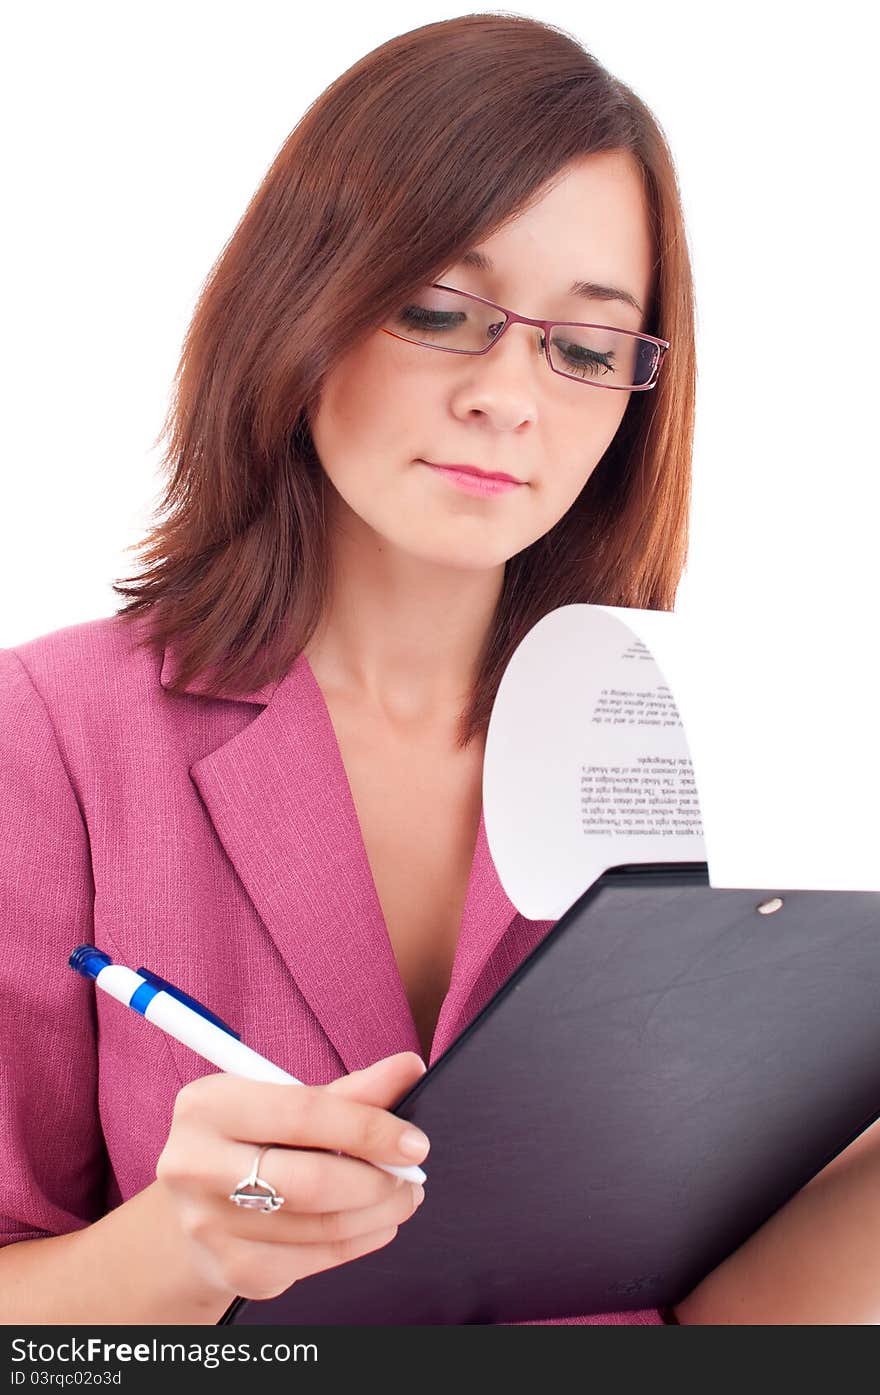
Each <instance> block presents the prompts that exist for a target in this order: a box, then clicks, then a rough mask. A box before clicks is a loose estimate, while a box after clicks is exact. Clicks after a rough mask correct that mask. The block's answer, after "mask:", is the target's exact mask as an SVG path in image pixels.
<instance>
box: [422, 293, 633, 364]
mask: <svg viewBox="0 0 880 1395" xmlns="http://www.w3.org/2000/svg"><path fill="white" fill-rule="evenodd" d="M454 318H455V316H448V315H444V314H443V312H442V311H439V310H424V309H423V308H422V307H421V306H420V305H407V306H405V307H404V309H403V310H402V311H401V319H402V320H403V321H404V322H405V323H406V324H409V325H421V326H422V327H423V328H425V329H435V330H439V331H441V332H442V331H443V330H444V329H451V328H452V325H451V324H449V320H450V319H454ZM444 320H445V321H446V323H443V321H444ZM562 352H563V353H564V354H565V358H566V360H567V362H568V364H569V366H570V367H571V368H573V369H582V370H584V371H585V373H589V374H591V375H593V376H594V375H595V372H596V370H597V369H599V368H604V369H605V371H606V372H611V373H613V372H614V366H613V364H611V363H610V362H609V360H610V359H611V358H612V357H613V355H612V354H611V353H608V354H603V355H596V354H591V357H590V359H589V360H587V361H585V360H584V359H580V358H577V357H575V356H573V355H572V354H569V353H565V351H564V350H563V351H562Z"/></svg>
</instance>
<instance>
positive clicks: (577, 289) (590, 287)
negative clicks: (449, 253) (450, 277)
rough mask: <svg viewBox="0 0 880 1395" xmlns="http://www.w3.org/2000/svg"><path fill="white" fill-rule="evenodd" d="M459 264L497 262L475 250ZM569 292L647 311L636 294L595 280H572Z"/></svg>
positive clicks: (482, 266) (486, 266)
mask: <svg viewBox="0 0 880 1395" xmlns="http://www.w3.org/2000/svg"><path fill="white" fill-rule="evenodd" d="M459 265H460V266H470V267H473V268H474V270H475V271H494V270H495V263H494V262H493V261H492V258H491V257H487V256H486V254H485V252H477V251H474V250H471V251H469V252H465V253H464V254H463V255H462V256H461V257H459ZM568 294H569V295H579V296H583V297H584V299H585V300H619V301H621V302H622V303H623V304H624V305H631V306H632V307H633V309H634V310H638V312H639V314H640V315H643V314H644V313H645V312H644V311H643V309H642V307H641V305H639V302H638V301H637V300H636V298H635V296H634V295H630V293H629V291H622V290H620V288H619V287H618V286H600V285H598V283H597V282H595V281H572V283H571V286H570V287H569V290H568Z"/></svg>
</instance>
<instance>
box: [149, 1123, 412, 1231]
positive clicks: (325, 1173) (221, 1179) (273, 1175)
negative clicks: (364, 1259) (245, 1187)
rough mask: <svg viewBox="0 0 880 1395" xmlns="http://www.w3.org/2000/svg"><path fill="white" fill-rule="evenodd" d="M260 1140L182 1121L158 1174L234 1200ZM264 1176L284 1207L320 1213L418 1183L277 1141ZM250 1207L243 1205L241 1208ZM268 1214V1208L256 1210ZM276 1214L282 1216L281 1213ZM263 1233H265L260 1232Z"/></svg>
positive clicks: (375, 1200) (189, 1191)
mask: <svg viewBox="0 0 880 1395" xmlns="http://www.w3.org/2000/svg"><path fill="white" fill-rule="evenodd" d="M259 1147H260V1145H259V1144H255V1143H252V1142H236V1141H234V1140H232V1139H229V1138H223V1137H220V1136H214V1135H212V1134H210V1133H209V1134H206V1133H205V1131H204V1126H202V1127H201V1129H197V1127H196V1126H195V1124H193V1125H192V1126H191V1127H188V1126H187V1125H186V1122H185V1121H178V1122H177V1123H176V1124H175V1127H174V1130H173V1139H172V1140H169V1144H168V1145H167V1146H166V1148H165V1149H164V1150H163V1152H162V1154H161V1155H160V1157H159V1160H158V1162H157V1164H156V1175H157V1177H158V1178H159V1179H160V1181H162V1182H165V1183H168V1184H169V1185H170V1186H171V1187H172V1188H173V1189H174V1190H176V1191H178V1192H180V1193H182V1194H186V1195H190V1196H193V1197H196V1196H204V1197H206V1198H208V1197H211V1198H213V1197H219V1198H222V1199H223V1200H224V1201H225V1202H226V1205H228V1206H229V1208H230V1209H232V1208H233V1207H234V1205H235V1203H234V1202H231V1201H229V1200H228V1197H229V1195H230V1193H231V1192H232V1190H233V1188H234V1187H235V1186H236V1184H237V1183H238V1182H239V1181H241V1180H242V1179H243V1178H244V1177H247V1176H248V1175H249V1173H250V1169H251V1167H252V1166H253V1163H254V1161H255V1159H256V1156H257V1152H258V1150H259ZM259 1175H260V1176H261V1177H262V1178H263V1180H264V1181H266V1182H269V1183H270V1184H271V1185H272V1186H273V1187H274V1188H275V1190H276V1192H278V1194H279V1196H283V1197H284V1198H285V1205H284V1207H283V1208H282V1210H285V1211H288V1212H290V1211H294V1210H295V1211H302V1212H311V1213H320V1212H325V1211H343V1210H351V1209H354V1208H356V1207H363V1206H375V1205H377V1204H379V1203H380V1202H383V1201H387V1200H388V1198H389V1197H391V1196H392V1195H393V1194H395V1193H397V1192H398V1191H405V1190H406V1189H408V1188H410V1187H411V1186H412V1184H411V1183H409V1182H405V1181H403V1179H402V1178H399V1177H394V1176H392V1175H391V1174H390V1173H387V1172H383V1171H382V1170H381V1169H380V1168H377V1167H374V1166H373V1165H372V1164H370V1163H367V1162H364V1161H362V1160H361V1159H359V1158H349V1157H338V1156H337V1155H336V1154H335V1153H329V1152H324V1151H323V1150H322V1149H305V1148H290V1147H288V1146H286V1145H280V1144H273V1145H272V1146H271V1147H270V1148H269V1150H268V1151H267V1152H265V1153H264V1154H263V1157H262V1161H261V1162H260V1169H259ZM245 1209H246V1208H243V1207H237V1208H236V1210H238V1211H239V1212H240V1213H241V1212H243V1211H244V1210H245ZM256 1214H257V1215H258V1216H259V1218H260V1219H262V1215H263V1213H261V1212H258V1213H256ZM274 1214H278V1215H280V1214H281V1212H280V1211H279V1212H276V1213H274ZM258 1233H259V1234H260V1238H262V1232H258Z"/></svg>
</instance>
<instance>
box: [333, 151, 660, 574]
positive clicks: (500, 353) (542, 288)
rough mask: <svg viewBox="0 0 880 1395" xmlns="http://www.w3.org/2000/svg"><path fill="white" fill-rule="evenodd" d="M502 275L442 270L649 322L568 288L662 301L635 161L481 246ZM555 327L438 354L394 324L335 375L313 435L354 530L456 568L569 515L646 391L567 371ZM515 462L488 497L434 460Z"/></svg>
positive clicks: (343, 518)
mask: <svg viewBox="0 0 880 1395" xmlns="http://www.w3.org/2000/svg"><path fill="white" fill-rule="evenodd" d="M476 250H479V251H480V252H482V253H483V254H484V255H485V256H487V257H489V258H490V259H491V262H492V265H493V270H492V271H491V272H486V271H478V270H476V269H473V268H470V267H465V266H462V265H460V264H455V265H451V266H449V267H447V268H445V269H444V271H443V273H442V274H441V275H439V276H438V277H437V278H436V279H437V280H438V281H441V282H443V283H444V284H445V285H451V286H454V287H455V288H456V289H458V290H463V291H470V292H471V293H473V294H475V295H482V296H485V297H486V298H487V299H489V300H493V301H497V302H499V303H500V304H502V305H509V306H510V307H511V308H512V309H514V310H516V311H518V312H519V313H520V314H523V315H529V316H532V317H535V318H538V317H540V318H541V319H544V318H546V319H562V320H582V321H588V322H595V323H597V324H609V325H613V326H616V327H617V328H620V329H630V330H640V329H643V328H645V326H646V322H645V318H644V315H643V314H640V313H639V311H638V310H636V309H635V308H634V307H633V306H631V305H627V304H624V303H622V302H620V301H616V300H611V301H601V300H595V299H589V300H588V299H585V298H583V297H581V296H572V295H569V294H567V292H568V288H569V287H570V285H571V283H572V282H573V281H575V280H583V281H587V280H589V281H592V282H596V283H598V284H601V285H604V286H613V287H618V288H621V289H624V290H626V291H628V292H630V294H631V295H633V296H634V297H635V299H636V300H637V301H638V303H639V305H640V306H642V307H643V308H644V309H647V305H648V301H649V298H650V294H651V290H652V263H653V248H652V244H651V237H650V230H649V222H648V208H647V204H646V201H645V195H644V191H643V187H642V182H641V179H640V177H639V173H638V167H637V165H636V163H635V160H634V159H633V157H631V156H629V155H628V154H623V153H620V152H616V151H615V152H608V153H603V154H601V155H590V156H587V157H584V158H582V159H580V160H578V161H575V162H574V163H573V164H572V165H570V166H569V167H568V168H567V170H566V173H565V175H564V176H563V177H562V178H561V179H560V180H559V182H558V183H557V184H556V185H555V187H554V188H552V189H550V191H549V192H548V193H546V194H545V195H544V196H543V197H542V198H541V200H540V201H539V202H537V203H535V204H534V205H533V206H532V207H531V208H530V209H529V210H528V211H527V212H525V213H523V214H521V215H520V216H519V217H518V218H516V219H515V220H514V221H512V222H510V223H509V224H508V225H507V226H506V227H505V228H503V229H502V230H501V231H500V232H497V233H495V234H494V235H493V236H492V237H491V238H489V239H487V240H485V241H484V242H482V243H481V244H480V246H479V248H478V249H476ZM540 335H541V331H540V330H539V329H537V328H534V327H532V326H529V325H511V326H510V327H509V328H508V330H507V332H506V334H505V335H504V337H503V339H502V340H501V341H500V343H498V344H497V345H496V346H495V347H494V348H493V349H492V350H491V351H490V352H489V353H487V354H483V355H481V356H479V357H473V356H470V355H465V354H446V353H435V352H433V351H432V350H430V349H426V348H422V347H420V346H419V345H417V344H411V343H406V342H404V341H402V340H400V339H395V338H392V337H391V336H390V335H388V334H384V333H382V331H381V330H376V332H375V333H374V334H372V335H370V336H369V338H368V339H367V340H366V341H365V342H364V343H363V344H361V345H359V346H358V348H357V349H356V350H354V351H353V352H352V353H350V354H348V355H346V356H345V358H344V359H342V360H341V361H340V362H339V363H338V364H337V365H336V366H335V367H334V369H333V371H332V372H331V373H330V374H329V375H328V377H327V378H326V379H325V383H324V387H323V392H322V396H321V400H320V404H319V407H318V411H317V413H316V415H315V417H314V420H313V421H312V436H313V439H314V442H315V447H316V449H317V452H318V455H319V457H320V460H321V463H322V465H323V468H324V471H325V473H326V475H327V477H328V478H329V480H330V481H331V482H332V484H333V486H334V490H335V493H334V490H330V491H328V496H329V497H328V504H329V507H330V508H331V510H332V511H334V512H335V515H336V521H337V522H342V523H343V524H344V526H345V528H346V531H349V530H350V529H351V528H354V529H355V531H357V532H360V531H361V530H362V529H366V530H367V532H368V533H372V534H374V535H375V538H374V541H379V542H380V543H382V544H384V545H387V546H392V547H395V548H399V549H401V550H402V551H404V552H405V553H407V554H409V555H410V556H415V557H420V558H423V559H424V560H425V561H430V562H433V563H439V564H443V565H448V566H450V567H459V568H461V567H465V568H486V567H493V566H497V565H498V564H499V563H503V562H505V561H506V560H507V559H508V558H510V557H513V556H514V555H515V554H516V553H518V552H520V551H522V549H523V548H525V547H528V546H529V545H530V544H531V543H533V542H535V540H536V539H537V538H540V537H542V536H543V535H544V534H545V533H547V532H549V530H550V529H551V528H552V527H553V525H554V524H555V523H557V522H558V520H559V519H560V518H561V517H562V516H563V514H565V513H566V511H567V510H568V508H569V507H570V505H571V504H572V502H573V501H574V500H575V499H576V498H577V496H578V494H579V493H580V492H581V490H582V489H583V487H584V485H585V484H586V482H587V480H588V479H589V477H590V475H591V474H592V472H593V470H594V469H595V467H596V465H597V464H598V463H599V461H600V460H601V458H602V456H603V454H604V452H605V450H606V449H607V447H608V445H609V444H610V442H611V440H612V439H613V437H614V434H615V432H616V431H617V428H618V426H619V425H620V422H621V420H622V418H623V414H624V412H625V410H626V406H627V403H628V402H629V399H630V396H631V393H629V392H613V391H607V390H605V389H603V388H600V387H596V386H592V385H590V384H589V383H586V382H581V381H576V380H574V379H568V378H564V377H561V376H560V375H559V374H558V373H553V372H551V370H550V367H549V365H548V364H547V361H546V358H545V357H544V353H543V350H542V349H541V347H540V344H541V340H540ZM426 460H427V461H432V462H434V463H435V464H446V463H455V464H469V465H473V466H476V467H477V468H479V469H482V470H493V471H504V472H505V473H507V474H510V475H513V476H515V478H516V479H518V480H520V481H522V483H521V484H520V485H519V486H518V487H516V488H513V489H509V490H505V491H503V492H501V493H498V494H494V495H489V496H485V497H475V496H473V495H471V494H469V493H465V492H463V491H462V490H460V489H458V488H457V487H456V486H455V485H454V484H453V483H451V482H450V479H449V477H448V476H447V475H445V474H444V473H443V472H441V471H439V470H435V469H431V468H430V466H428V465H426V464H424V463H422V462H423V461H426Z"/></svg>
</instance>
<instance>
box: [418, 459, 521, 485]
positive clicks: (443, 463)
mask: <svg viewBox="0 0 880 1395" xmlns="http://www.w3.org/2000/svg"><path fill="white" fill-rule="evenodd" d="M423 463H424V464H425V465H433V466H434V468H435V469H438V470H459V471H460V472H461V473H462V474H463V475H477V476H478V477H479V478H480V479H484V480H507V481H508V483H510V484H522V480H519V479H517V477H516V475H506V474H504V473H503V471H500V470H480V469H478V468H477V466H476V465H457V464H455V463H453V462H451V461H447V460H425V461H424V462H423Z"/></svg>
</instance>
